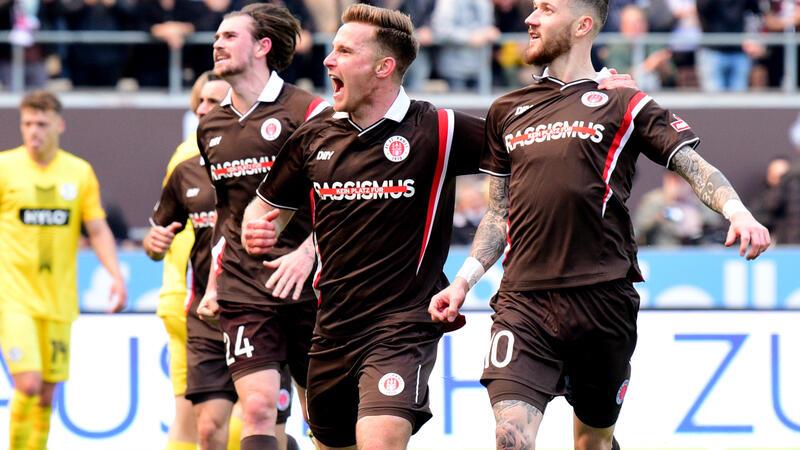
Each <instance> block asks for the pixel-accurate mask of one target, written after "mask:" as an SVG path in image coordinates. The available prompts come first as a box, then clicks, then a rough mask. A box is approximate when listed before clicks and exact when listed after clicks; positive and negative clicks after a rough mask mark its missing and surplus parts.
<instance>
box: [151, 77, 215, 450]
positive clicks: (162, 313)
mask: <svg viewBox="0 0 800 450" xmlns="http://www.w3.org/2000/svg"><path fill="white" fill-rule="evenodd" d="M209 75H210V72H206V73H203V74H202V75H200V76H199V77H198V78H197V80H196V81H195V83H194V86H192V92H191V95H190V104H191V108H192V111H194V112H195V114H197V115H198V116H199V115H201V114H203V115H204V114H205V113H206V112H208V111H210V110H211V107H213V106H214V105H216V104H218V103H219V102H220V101H222V99H223V98H224V96H225V92H226V90H225V89H226V86H227V84H226V83H225V82H224V81H215V82H213V85H212V86H209V87H206V84H208V83H209ZM220 90H221V95H220ZM203 91H205V92H203ZM204 93H205V97H204V96H203V94H204ZM196 136H197V135H196V134H190V135H189V138H188V139H186V140H185V141H184V142H182V143H181V144H180V145H179V146H178V147H177V148H176V149H175V152H174V153H173V154H172V157H171V158H170V160H169V163H168V164H167V174H166V176H165V178H164V183H163V184H164V185H166V183H167V181H168V180H169V179H170V176H171V175H172V171H173V170H174V169H175V167H176V166H177V165H178V164H180V163H181V162H183V161H185V160H186V159H189V158H192V157H199V155H200V151H199V150H198V149H197V138H196ZM181 228H182V230H181V231H179V232H177V233H175V234H174V237H173V238H172V240H171V245H169V246H168V250H167V251H166V253H165V254H164V255H162V259H163V260H164V269H163V276H162V283H161V290H160V291H159V292H158V297H159V301H158V308H157V309H156V315H158V317H160V318H161V320H162V321H163V322H164V328H165V329H166V330H167V336H168V337H169V340H168V343H167V348H168V349H169V372H170V373H169V375H170V379H171V380H172V391H173V394H174V396H175V419H174V420H173V422H172V424H171V425H170V427H169V433H168V435H167V447H166V449H167V450H181V449H187V450H188V449H194V448H196V446H197V444H196V442H197V425H196V423H195V418H194V411H193V410H192V403H191V402H190V401H189V400H187V399H186V398H185V397H184V395H185V394H186V339H187V337H186V332H187V328H186V316H187V314H186V305H185V303H186V293H187V286H186V269H187V267H188V263H189V254H190V252H191V250H192V245H193V243H194V242H195V240H194V227H184V226H182V227H181ZM151 235H152V232H151V233H149V234H148V236H146V237H145V239H144V242H143V244H144V247H145V250H151V249H150V244H151V243H152V236H151ZM148 254H150V253H149V252H148Z"/></svg>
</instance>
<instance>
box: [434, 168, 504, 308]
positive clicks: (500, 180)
mask: <svg viewBox="0 0 800 450" xmlns="http://www.w3.org/2000/svg"><path fill="white" fill-rule="evenodd" d="M507 220H508V178H507V177H495V176H493V177H490V178H489V207H488V210H487V211H486V214H485V215H484V216H483V219H481V223H480V225H478V230H477V231H476V232H475V239H474V240H473V242H472V251H470V256H469V258H467V260H466V261H464V265H463V266H461V269H460V270H459V271H458V274H456V277H455V279H453V282H452V283H451V284H450V286H448V287H447V288H446V289H444V290H443V291H441V292H439V293H438V294H436V295H434V296H433V298H432V299H431V303H430V305H429V306H428V312H429V313H430V315H431V319H433V320H434V321H435V322H453V321H454V320H456V318H457V317H458V314H459V313H458V310H459V309H461V305H463V304H464V299H465V298H466V296H467V292H468V291H469V290H470V289H471V288H472V286H475V283H477V282H478V280H480V278H481V276H483V273H484V272H485V271H486V270H488V269H489V268H490V267H492V265H494V263H495V262H496V261H497V260H498V258H500V255H502V254H503V249H504V248H505V245H506V221H507Z"/></svg>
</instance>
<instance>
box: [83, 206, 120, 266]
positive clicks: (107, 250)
mask: <svg viewBox="0 0 800 450" xmlns="http://www.w3.org/2000/svg"><path fill="white" fill-rule="evenodd" d="M86 230H87V232H88V234H89V244H90V245H91V246H92V250H94V253H95V254H96V255H97V259H99V260H100V264H102V265H103V267H105V268H106V270H108V272H109V273H110V274H111V276H112V277H114V278H120V279H121V278H122V270H120V267H119V260H118V259H117V244H116V242H115V241H114V235H113V234H112V233H111V228H109V227H108V224H107V223H106V221H105V219H98V220H93V221H91V222H87V223H86Z"/></svg>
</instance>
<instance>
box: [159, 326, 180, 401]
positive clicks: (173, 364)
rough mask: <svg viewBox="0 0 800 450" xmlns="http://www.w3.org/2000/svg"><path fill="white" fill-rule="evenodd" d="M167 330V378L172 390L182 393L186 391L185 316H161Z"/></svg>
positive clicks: (178, 393) (176, 393)
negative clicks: (170, 382)
mask: <svg viewBox="0 0 800 450" xmlns="http://www.w3.org/2000/svg"><path fill="white" fill-rule="evenodd" d="M161 321H162V322H163V323H164V329H166V330H167V339H168V340H167V350H168V351H169V378H170V380H171V381H172V392H173V393H174V394H175V395H176V396H177V395H183V394H184V393H185V392H186V318H185V317H182V316H172V315H169V316H162V317H161Z"/></svg>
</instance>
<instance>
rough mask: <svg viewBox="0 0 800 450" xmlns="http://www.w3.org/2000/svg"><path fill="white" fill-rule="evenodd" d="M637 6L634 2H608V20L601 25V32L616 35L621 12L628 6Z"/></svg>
mask: <svg viewBox="0 0 800 450" xmlns="http://www.w3.org/2000/svg"><path fill="white" fill-rule="evenodd" d="M636 4H638V3H637V1H636V0H613V1H609V2H608V18H607V19H606V24H605V25H603V31H605V32H608V33H618V32H619V25H620V19H621V16H622V10H623V9H625V7H626V6H628V5H636Z"/></svg>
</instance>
